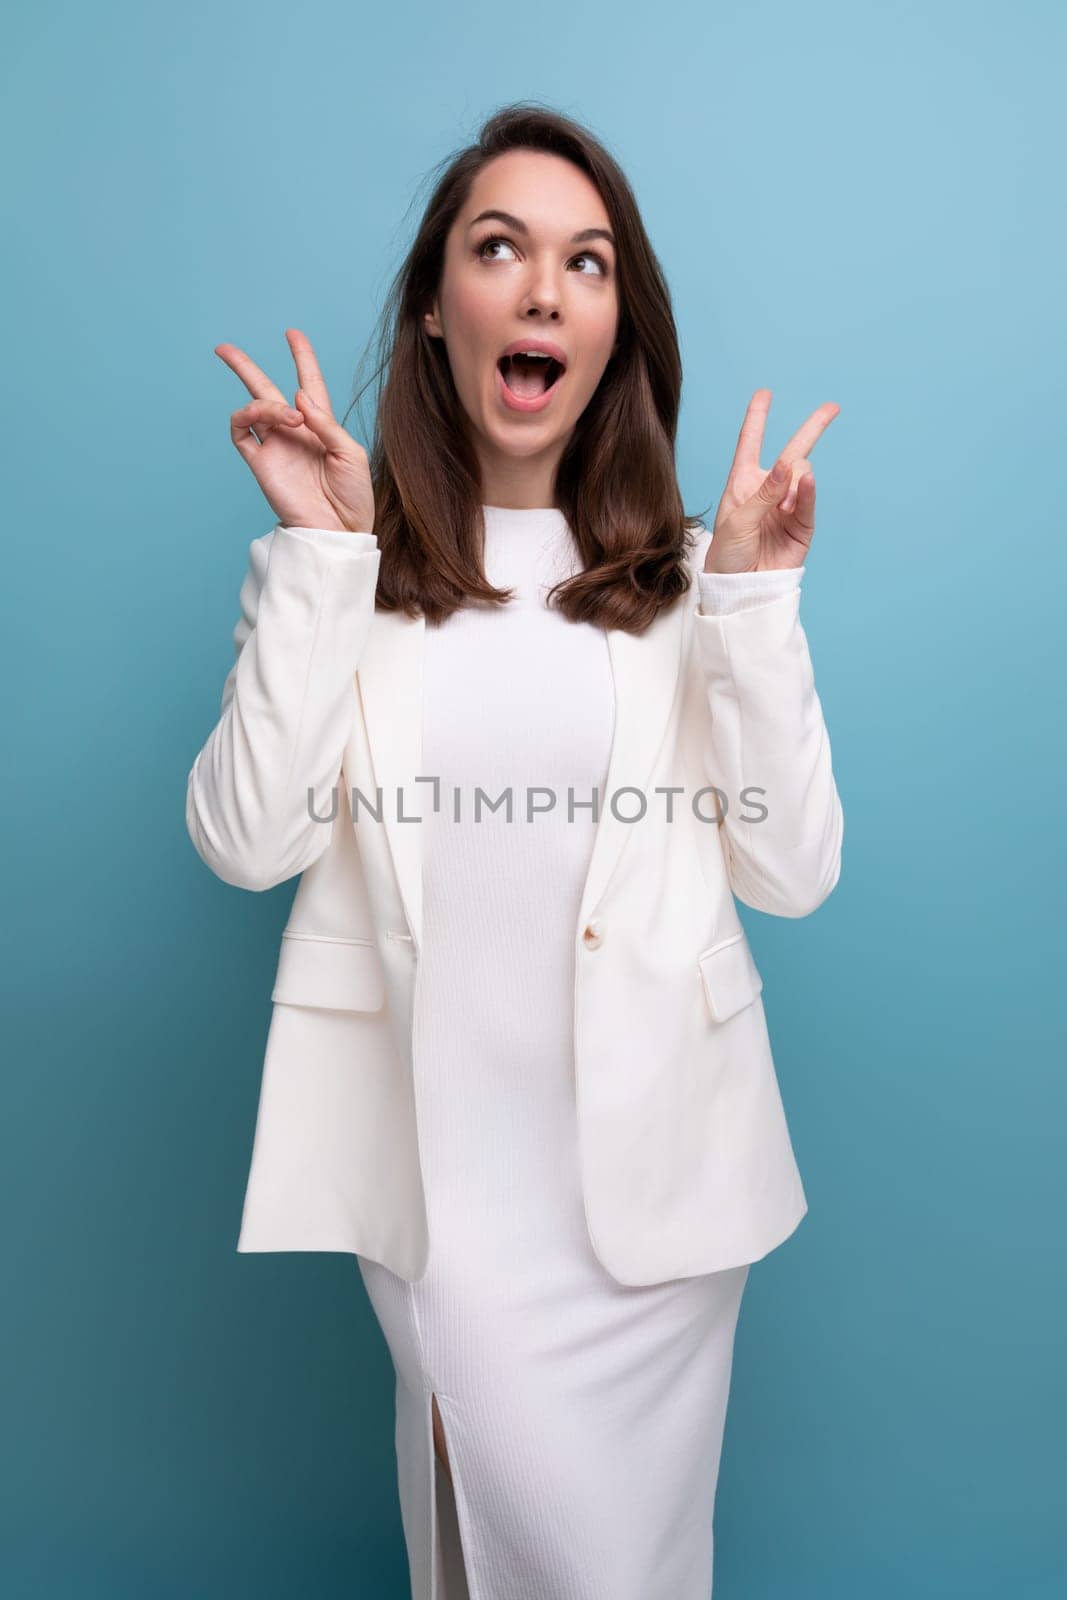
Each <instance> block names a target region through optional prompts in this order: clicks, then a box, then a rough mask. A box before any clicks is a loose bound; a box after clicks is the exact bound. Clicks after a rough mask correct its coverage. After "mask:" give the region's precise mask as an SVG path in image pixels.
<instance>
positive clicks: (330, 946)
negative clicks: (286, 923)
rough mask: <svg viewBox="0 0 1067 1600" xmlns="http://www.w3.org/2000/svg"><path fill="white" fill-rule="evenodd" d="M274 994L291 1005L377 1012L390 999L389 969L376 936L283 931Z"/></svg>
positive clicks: (272, 994) (274, 997) (272, 991)
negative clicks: (385, 967) (387, 995)
mask: <svg viewBox="0 0 1067 1600" xmlns="http://www.w3.org/2000/svg"><path fill="white" fill-rule="evenodd" d="M271 999H272V1000H280V1001H281V1002H282V1003H283V1004H284V1005H290V1006H326V1007H328V1008H330V1009H333V1010H336V1011H377V1010H379V1008H380V1007H381V1005H382V1003H383V1001H384V999H385V974H384V972H383V971H382V963H381V957H380V956H379V954H378V948H377V946H376V945H375V943H374V941H373V940H371V939H341V938H333V937H323V936H321V935H319V934H311V933H299V932H296V931H293V932H290V931H289V930H288V929H287V930H286V931H285V933H283V934H282V946H281V951H280V953H279V956H278V970H277V973H276V975H275V980H274V988H273V989H272V990H271Z"/></svg>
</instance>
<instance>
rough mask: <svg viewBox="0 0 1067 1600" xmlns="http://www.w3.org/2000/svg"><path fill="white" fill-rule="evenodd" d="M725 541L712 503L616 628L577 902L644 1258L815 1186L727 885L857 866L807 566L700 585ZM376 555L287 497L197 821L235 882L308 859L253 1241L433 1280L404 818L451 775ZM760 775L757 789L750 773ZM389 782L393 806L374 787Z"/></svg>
mask: <svg viewBox="0 0 1067 1600" xmlns="http://www.w3.org/2000/svg"><path fill="white" fill-rule="evenodd" d="M709 541H710V534H708V532H707V530H706V529H705V530H704V531H703V532H702V533H701V534H700V535H699V538H698V544H697V548H696V550H695V551H694V552H693V555H692V557H691V570H692V574H693V586H692V588H691V590H690V592H689V594H688V595H687V596H685V597H683V598H682V600H680V601H679V602H678V603H677V604H676V605H675V606H674V607H673V608H670V609H668V610H666V611H661V612H660V614H659V615H658V617H657V619H656V621H655V622H654V623H653V624H652V625H651V626H650V627H649V628H648V629H647V631H646V632H645V634H644V635H643V636H641V637H635V636H634V635H632V634H629V633H626V632H623V631H620V630H616V629H609V630H608V632H607V643H608V648H609V651H610V659H611V667H612V672H613V676H614V684H615V703H616V721H615V733H614V740H613V744H612V748H611V755H610V764H609V768H608V774H607V780H606V784H605V789H604V792H603V794H602V795H601V796H600V813H599V821H598V823H597V827H596V832H595V836H594V843H593V850H592V856H591V860H590V863H589V870H588V875H587V878H586V883H585V888H584V893H583V895H582V900H581V906H580V911H579V916H578V920H577V924H576V926H575V930H574V1002H575V1007H574V1062H575V1077H576V1085H575V1089H576V1098H577V1114H578V1118H579V1136H580V1152H581V1178H582V1190H583V1196H584V1203H585V1213H586V1219H587V1223H588V1228H589V1236H590V1242H591V1244H592V1247H593V1249H594V1251H595V1252H596V1255H597V1256H598V1258H599V1260H600V1261H601V1263H602V1264H603V1266H604V1267H605V1268H606V1269H607V1271H608V1272H609V1273H610V1274H611V1275H612V1276H613V1277H614V1278H615V1279H616V1280H617V1281H618V1282H620V1283H623V1284H634V1285H636V1284H648V1283H655V1282H660V1281H664V1280H666V1279H670V1278H677V1277H687V1276H690V1275H693V1274H696V1273H705V1272H714V1271H718V1270H721V1269H723V1268H727V1267H733V1266H737V1265H740V1264H742V1263H744V1262H752V1261H756V1260H758V1259H759V1258H760V1257H761V1256H763V1255H765V1254H766V1253H767V1252H768V1251H770V1250H772V1249H773V1248H774V1247H775V1246H776V1245H778V1244H780V1243H781V1242H782V1241H783V1240H784V1239H785V1238H787V1237H788V1236H789V1234H791V1233H792V1232H793V1230H794V1229H795V1228H796V1226H797V1224H798V1223H799V1222H800V1220H801V1218H802V1217H803V1216H804V1214H805V1212H806V1211H807V1201H806V1198H805V1195H804V1190H803V1186H802V1184H801V1179H800V1174H799V1172H798V1170H797V1165H796V1161H795V1159H794V1155H793V1149H792V1145H791V1142H790V1138H789V1132H788V1129H787V1125H786V1119H785V1113H784V1110H783V1107H782V1102H781V1097H780V1093H779V1088H778V1082H777V1077H776V1073H775V1069H774V1063H773V1059H772V1055H771V1049H770V1043H769V1040H768V1035H767V1026H766V1021H765V1017H764V1011H763V1002H762V1000H761V998H760V990H761V989H762V987H763V980H762V978H761V977H760V974H759V972H758V971H757V969H756V965H755V962H754V961H753V959H752V954H751V951H750V949H749V945H748V940H747V939H746V937H745V933H744V930H743V928H742V926H741V922H740V919H739V917H738V914H737V908H736V905H735V900H734V897H735V896H736V897H737V899H739V900H741V901H742V902H744V904H746V905H749V906H752V907H755V908H756V909H757V910H760V911H764V912H770V913H772V914H774V915H777V916H784V917H802V916H806V915H808V914H809V913H810V912H812V911H814V910H815V909H816V907H817V906H819V905H821V904H822V902H823V901H824V900H825V899H826V897H827V896H828V895H829V893H830V892H831V890H832V889H833V887H834V885H835V884H836V882H837V879H838V875H839V872H840V865H841V842H842V834H843V818H842V810H841V804H840V801H839V798H838V794H837V789H836V785H835V782H834V777H833V773H832V770H831V756H830V741H829V738H828V736H827V731H826V727H825V724H824V721H823V715H822V708H821V705H820V702H819V697H818V695H817V694H816V691H815V682H814V677H813V673H812V664H811V658H810V656H809V652H808V644H807V639H806V636H805V633H804V629H803V627H802V625H801V622H800V617H799V604H800V590H799V588H794V589H792V590H790V591H789V592H787V593H786V594H784V595H781V596H780V597H779V598H778V599H775V600H772V601H769V602H767V603H765V604H762V605H759V606H757V607H755V608H753V609H749V610H741V611H735V612H730V613H727V614H725V615H721V616H714V615H706V614H704V613H703V612H701V611H700V610H699V609H698V598H699V596H698V589H697V584H696V573H697V572H698V571H699V570H700V569H701V568H702V566H703V563H704V557H705V553H706V551H707V547H708V543H709ZM380 561H381V552H380V551H379V549H378V547H377V541H376V539H375V537H374V535H373V534H345V533H338V534H337V535H336V536H335V537H334V538H333V539H332V540H331V539H329V538H324V537H323V535H322V534H317V535H314V536H313V535H312V534H311V533H309V532H308V531H307V530H304V531H301V530H299V529H291V528H286V527H281V526H278V527H275V528H274V529H272V530H271V532H270V533H267V534H265V535H264V536H263V537H262V538H259V539H256V540H254V541H253V542H252V545H251V549H250V552H249V570H248V573H247V576H246V578H245V580H244V583H243V586H242V589H241V597H240V604H241V617H240V620H239V621H238V623H237V626H236V628H235V630H234V644H235V648H236V652H237V657H236V660H235V663H234V666H233V668H232V669H231V671H230V673H229V675H228V676H227V679H226V682H225V685H224V688H223V695H222V711H221V716H220V718H219V721H218V723H217V725H216V727H215V728H214V730H213V731H212V733H211V734H210V736H209V738H208V739H207V742H206V743H205V745H204V747H203V749H202V750H201V751H200V753H199V755H198V756H197V758H196V761H195V763H194V765H193V768H192V770H191V772H190V774H189V780H188V789H187V800H186V821H187V826H188V829H189V833H190V836H191V838H192V841H193V843H194V845H195V847H196V849H197V852H198V854H199V855H200V856H201V857H202V859H203V860H204V861H205V862H206V863H207V865H208V866H209V867H210V868H211V870H212V871H213V872H214V873H216V874H217V875H218V876H219V877H220V878H221V879H223V880H224V882H226V883H231V884H235V885H237V886H238V887H240V888H244V889H252V890H260V889H270V888H272V887H273V886H274V885H275V884H279V883H282V882H284V881H285V880H286V879H289V878H292V877H294V876H295V875H296V874H298V873H300V874H302V877H301V880H300V883H299V885H298V887H297V891H296V895H295V897H294V899H293V903H292V909H291V912H290V915H289V919H288V923H287V926H286V928H285V932H284V934H283V936H282V941H281V950H280V956H279V960H278V966H277V973H276V978H275V983H274V987H273V991H272V995H271V998H272V1000H273V1010H272V1016H271V1025H270V1030H269V1033H268V1038H267V1045H266V1053H265V1059H264V1063H263V1077H262V1085H261V1090H260V1099H259V1109H258V1116H257V1122H256V1130H255V1139H254V1144H253V1150H252V1159H251V1168H250V1172H249V1176H248V1185H247V1189H246V1194H245V1201H244V1212H243V1217H242V1224H241V1230H240V1237H239V1240H238V1243H237V1249H238V1250H239V1251H263V1250H337V1251H351V1252H353V1253H357V1254H360V1255H363V1256H367V1257H369V1258H371V1259H373V1260H377V1261H381V1262H383V1263H384V1264H385V1265H386V1266H388V1267H389V1268H391V1269H392V1271H394V1272H395V1273H397V1274H398V1275H399V1276H400V1277H402V1278H405V1279H408V1280H411V1281H414V1280H416V1279H418V1278H419V1277H420V1276H421V1275H422V1273H423V1272H424V1270H425V1268H426V1264H427V1258H428V1252H429V1250H430V1248H431V1243H432V1241H431V1238H430V1234H429V1229H428V1225H427V1216H426V1209H425V1204H424V1194H423V1186H422V1179H421V1167H420V1159H419V1144H418V1135H419V1123H418V1106H417V1096H416V1092H415V1091H416V1082H417V1079H416V1075H415V1072H414V1066H413V1057H414V1049H413V1021H414V1017H415V1014H416V1013H415V995H416V986H417V982H418V973H419V954H420V949H421V947H422V893H421V890H422V874H421V849H422V839H423V829H422V826H421V825H420V822H419V821H418V820H414V821H413V820H411V819H412V818H418V817H419V816H422V815H428V814H429V807H430V805H431V804H432V792H433V785H432V784H430V783H426V782H424V783H419V782H416V779H417V778H418V777H419V776H420V775H422V776H424V777H425V776H432V775H426V774H422V766H421V713H422V676H421V674H422V662H423V639H424V630H425V621H424V619H423V618H421V617H419V618H416V619H413V618H411V617H409V616H407V615H406V614H403V613H399V612H389V611H381V612H377V611H375V609H374V597H375V588H376V584H377V576H378V568H379V564H380ZM712 784H714V785H715V786H716V787H717V789H718V790H719V791H721V795H722V799H721V800H720V804H721V805H722V806H724V807H725V811H726V815H725V820H724V821H723V822H722V824H721V825H717V823H716V809H715V807H716V800H715V795H714V794H713V793H710V792H708V791H707V788H706V786H708V785H712ZM627 786H632V787H633V789H634V790H636V791H637V793H636V794H635V793H633V792H631V789H630V788H629V787H627ZM668 786H674V787H675V789H676V790H677V791H680V792H677V793H676V794H675V795H674V796H673V797H672V798H673V801H674V806H673V817H672V819H671V820H668V809H667V806H668V796H667V795H666V794H665V793H664V792H663V791H664V790H665V789H666V788H667V787H668ZM746 786H750V787H752V788H755V789H757V790H758V791H760V792H758V793H756V794H755V795H754V796H750V797H749V798H748V800H747V801H746V799H745V797H744V795H743V794H742V791H743V790H745V789H746ZM702 789H703V790H705V792H704V794H703V795H702V796H699V795H698V794H697V791H699V790H702ZM620 790H623V791H625V792H623V793H620V794H617V793H616V791H620ZM353 791H358V797H357V798H356V800H355V802H354V810H355V815H356V820H355V821H353ZM379 791H380V794H379ZM312 795H313V801H312ZM613 797H614V804H612V798H613ZM694 797H695V798H694ZM379 801H380V817H381V820H380V821H379V820H375V817H374V816H373V815H372V813H371V812H370V811H369V810H368V809H367V806H368V804H369V805H371V806H377V805H378V804H379ZM335 802H336V803H335ZM642 807H643V808H644V810H643V815H642V814H641V813H642ZM761 808H765V815H764V816H763V819H762V820H758V821H754V820H746V818H748V819H751V818H752V817H753V816H754V815H756V816H759V815H760V814H761ZM698 813H699V815H698ZM331 815H332V816H333V820H332V821H319V820H316V818H322V817H330V816H331ZM635 817H638V818H639V820H636V821H635V820H628V819H632V818H635ZM700 817H704V818H708V819H710V820H700ZM471 914H472V915H473V916H476V915H477V907H472V908H471Z"/></svg>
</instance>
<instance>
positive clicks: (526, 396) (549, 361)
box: [497, 339, 567, 410]
mask: <svg viewBox="0 0 1067 1600" xmlns="http://www.w3.org/2000/svg"><path fill="white" fill-rule="evenodd" d="M497 368H498V370H499V372H500V376H501V380H502V384H503V388H504V389H505V390H506V392H507V395H508V396H509V397H510V398H513V399H515V400H517V401H520V402H522V404H521V405H520V406H519V407H518V408H517V409H521V410H526V409H529V404H530V402H533V401H541V400H543V399H544V397H545V396H546V395H548V394H551V392H552V390H553V389H554V388H555V386H556V384H557V383H558V382H559V380H560V378H561V377H562V376H563V374H564V372H565V371H566V369H567V354H566V351H565V350H563V349H562V348H561V346H560V345H558V344H552V343H551V342H550V341H549V340H547V339H515V340H513V341H512V343H511V344H509V345H508V347H507V349H506V350H504V351H502V352H501V355H500V358H499V360H498V362H497ZM536 409H540V406H538V407H537V408H536Z"/></svg>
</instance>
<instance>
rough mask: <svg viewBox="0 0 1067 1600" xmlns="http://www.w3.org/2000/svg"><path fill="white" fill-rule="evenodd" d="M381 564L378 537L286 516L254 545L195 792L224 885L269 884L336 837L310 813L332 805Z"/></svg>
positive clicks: (193, 831) (193, 813) (190, 797)
mask: <svg viewBox="0 0 1067 1600" xmlns="http://www.w3.org/2000/svg"><path fill="white" fill-rule="evenodd" d="M380 562H381V552H380V550H379V549H378V546H377V540H376V539H375V536H374V535H373V534H372V533H348V532H345V531H343V530H337V529H305V528H289V527H284V526H282V525H280V524H279V525H278V526H277V527H275V528H273V529H272V530H271V532H270V533H267V534H265V535H264V536H263V537H262V538H260V539H255V540H253V542H252V545H251V547H250V549H249V566H248V572H247V574H246V576H245V579H244V582H243V584H242V586H241V595H240V611H241V615H240V617H239V619H238V622H237V625H236V627H235V628H234V634H233V642H234V649H235V652H236V659H235V661H234V664H233V666H232V668H231V669H230V672H229V674H228V676H227V678H226V681H225V684H224V686H223V691H222V710H221V715H220V717H219V721H218V722H217V724H216V726H215V728H214V729H213V731H212V732H211V734H210V735H209V737H208V739H207V742H206V743H205V745H204V747H203V749H202V750H201V751H200V753H199V755H198V756H197V757H196V760H195V762H194V763H193V767H192V770H191V772H190V773H189V779H188V784H187V788H186V804H185V818H186V826H187V828H188V830H189V836H190V838H191V839H192V842H193V844H194V846H195V848H196V851H197V853H198V855H199V856H200V857H201V859H202V860H203V861H204V862H205V863H206V864H207V865H208V866H209V867H210V868H211V870H212V872H214V873H215V874H216V875H217V876H218V877H219V878H221V879H222V880H223V882H224V883H231V884H234V885H235V886H237V887H238V888H242V889H252V890H261V889H271V888H273V887H274V886H275V885H276V884H279V883H283V882H284V881H285V880H286V879H288V878H292V877H294V876H295V875H296V874H297V873H300V872H303V871H304V870H305V868H307V867H309V866H310V865H311V863H312V862H313V861H315V860H316V859H317V858H318V857H319V856H320V855H322V853H323V851H324V850H325V849H326V848H327V846H328V845H329V843H330V839H331V837H332V835H333V822H332V821H330V822H316V821H315V820H314V817H313V816H312V815H311V812H312V810H314V812H315V814H316V815H318V816H329V815H330V813H331V812H332V810H333V809H334V806H333V797H332V795H331V790H332V789H333V787H334V785H335V784H336V783H337V781H338V777H339V775H340V770H341V761H342V757H343V754H344V749H345V746H346V744H347V742H348V739H349V736H350V734H351V731H352V724H353V720H354V717H355V712H356V693H355V685H354V681H353V680H354V675H355V672H356V668H357V666H358V664H359V658H360V655H361V653H362V650H363V646H364V643H365V641H366V638H367V634H368V632H369V630H370V625H371V622H372V620H373V617H374V596H375V591H376V588H377V580H378V567H379V565H380ZM309 789H311V790H313V801H312V803H310V804H309V799H308V790H309Z"/></svg>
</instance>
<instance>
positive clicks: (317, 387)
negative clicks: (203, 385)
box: [215, 328, 374, 533]
mask: <svg viewBox="0 0 1067 1600" xmlns="http://www.w3.org/2000/svg"><path fill="white" fill-rule="evenodd" d="M285 337H286V339H287V340H288V341H289V349H290V352H291V354H292V357H293V361H294V362H295V364H296V371H297V376H298V378H299V379H300V388H299V389H298V390H297V391H296V407H299V409H296V407H294V406H290V405H289V403H288V401H287V400H286V398H285V396H284V394H282V392H281V390H280V389H279V388H278V387H277V385H276V384H275V383H274V382H272V380H271V379H270V378H268V377H267V374H266V373H265V372H263V371H262V370H261V369H260V368H259V367H257V366H256V363H255V362H254V361H253V360H252V359H251V357H250V356H247V355H246V354H245V352H244V351H243V350H240V349H238V347H237V346H236V345H233V344H217V345H216V346H215V354H216V355H217V356H218V357H219V358H220V360H222V361H224V362H225V363H226V365H227V366H228V367H229V368H230V369H231V370H232V371H233V372H235V373H236V374H237V376H238V377H239V378H240V379H241V382H242V383H243V384H244V386H245V388H246V389H247V390H248V392H249V394H250V395H252V397H253V398H252V400H251V401H250V402H249V403H248V405H244V406H241V407H240V408H239V409H238V410H237V411H235V412H233V414H232V415H231V417H230V438H231V439H232V440H233V442H234V445H235V446H236V448H237V450H238V451H239V452H240V454H241V455H242V456H243V457H244V459H245V461H247V462H248V465H249V467H250V468H251V469H252V473H253V475H254V476H255V479H256V482H257V483H258V484H259V487H260V488H261V489H262V490H263V493H264V494H265V495H266V497H267V503H268V504H269V505H270V507H271V510H272V511H273V512H274V514H275V516H276V517H277V518H278V521H279V522H280V523H282V524H284V525H285V526H287V527H291V528H340V529H347V530H348V531H349V532H353V533H356V532H358V533H373V531H374V489H373V485H372V482H371V475H370V467H369V464H368V461H367V453H366V451H365V450H364V449H363V446H362V445H361V444H358V443H357V442H356V440H355V439H353V438H352V435H351V434H350V433H347V432H346V431H345V429H344V428H342V426H341V424H340V423H339V422H338V421H337V420H336V419H335V417H334V414H333V408H332V406H331V405H330V396H329V393H328V392H327V389H326V383H325V380H324V378H323V376H322V373H321V371H320V370H319V363H318V360H317V359H316V356H315V352H314V350H313V349H312V348H311V341H310V340H309V339H308V338H306V337H305V335H304V334H302V333H301V332H300V330H299V328H287V329H286V330H285ZM253 430H255V431H254V432H253Z"/></svg>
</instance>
